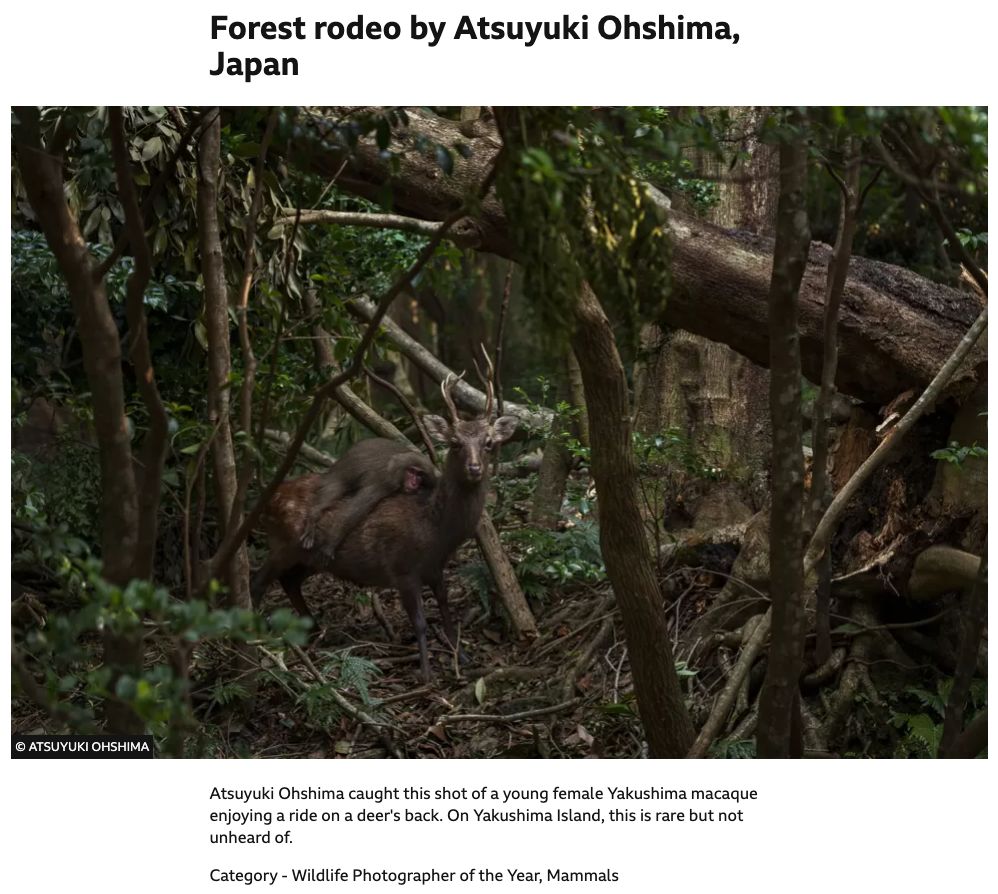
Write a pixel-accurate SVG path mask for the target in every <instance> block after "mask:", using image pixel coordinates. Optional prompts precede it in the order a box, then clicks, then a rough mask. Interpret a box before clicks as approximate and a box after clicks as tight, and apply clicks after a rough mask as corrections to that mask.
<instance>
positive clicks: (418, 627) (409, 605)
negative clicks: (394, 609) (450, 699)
mask: <svg viewBox="0 0 998 894" xmlns="http://www.w3.org/2000/svg"><path fill="white" fill-rule="evenodd" d="M420 589H421V588H420V585H419V582H418V581H408V582H407V583H405V584H403V585H402V586H400V587H399V596H400V597H401V598H402V607H403V608H404V609H405V613H406V614H407V615H408V616H409V623H410V624H412V629H413V630H415V631H416V644H417V645H418V646H419V669H420V671H421V673H422V675H423V681H424V682H426V683H429V682H430V656H429V653H428V651H427V648H426V615H425V613H424V612H423V594H422V593H421V592H420Z"/></svg>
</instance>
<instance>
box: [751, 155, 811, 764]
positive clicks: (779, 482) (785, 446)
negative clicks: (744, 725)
mask: <svg viewBox="0 0 998 894" xmlns="http://www.w3.org/2000/svg"><path fill="white" fill-rule="evenodd" d="M806 187H807V147H806V146H805V144H804V142H803V140H802V139H800V138H799V137H792V138H789V139H788V140H787V141H786V142H784V143H783V144H781V146H780V199H779V204H778V205H777V211H776V214H777V222H776V247H775V249H774V255H773V280H772V285H771V287H770V290H769V339H770V354H769V371H770V387H769V403H770V416H771V418H772V428H773V461H772V508H771V511H770V546H769V568H770V597H771V599H772V605H773V608H772V612H773V621H772V644H771V646H770V649H769V663H768V665H767V669H766V679H765V682H764V683H763V687H762V692H761V694H760V696H759V722H758V726H757V729H756V742H757V752H758V754H759V756H760V757H789V755H790V749H791V729H792V726H793V722H794V715H795V714H796V713H797V712H798V710H799V704H798V701H797V699H798V698H799V694H800V686H799V680H800V674H801V669H802V667H803V662H804V604H803V599H804V556H803V546H804V543H803V538H804V532H803V528H802V511H803V508H804V454H803V449H802V443H801V368H800V336H799V333H798V329H797V301H798V292H799V289H800V282H801V277H802V276H803V274H804V267H805V265H806V264H807V254H808V247H809V245H810V241H811V234H810V230H809V228H808V221H807V210H806V206H805V190H806Z"/></svg>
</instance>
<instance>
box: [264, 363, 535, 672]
mask: <svg viewBox="0 0 998 894" xmlns="http://www.w3.org/2000/svg"><path fill="white" fill-rule="evenodd" d="M486 362H487V365H488V372H489V375H488V377H487V378H486V377H484V376H483V377H482V382H483V384H484V385H485V390H486V405H485V412H484V413H483V414H482V415H481V416H476V417H475V418H472V419H462V418H461V417H460V416H459V414H458V411H457V407H456V406H455V404H454V396H453V390H454V387H455V386H456V384H457V382H458V380H459V379H460V378H462V377H463V373H462V374H461V376H455V375H454V374H453V373H449V374H448V375H447V377H446V378H445V379H444V381H443V382H442V383H441V386H440V390H441V394H442V396H443V400H444V404H445V406H446V408H447V411H448V415H449V418H448V419H445V418H443V417H442V416H435V415H426V416H423V419H422V421H423V424H424V426H425V428H426V430H427V432H428V433H429V434H430V436H431V437H432V438H433V439H434V440H435V441H436V442H437V443H438V444H440V445H443V446H445V447H446V448H447V456H446V459H445V461H444V465H443V471H442V473H441V474H440V476H439V478H438V479H436V480H435V481H433V482H430V481H428V480H424V481H422V484H421V486H420V487H419V489H418V490H417V491H416V492H414V493H405V492H402V493H399V492H396V493H392V494H390V495H389V496H386V497H384V498H383V499H382V500H381V501H380V502H378V503H377V505H375V506H374V508H373V509H372V510H371V512H370V513H369V514H368V515H367V516H366V517H365V518H363V519H362V520H360V521H359V522H358V523H357V524H356V526H355V527H353V529H352V530H350V531H349V532H346V534H345V536H344V537H343V539H342V542H340V543H339V544H338V547H337V548H336V550H335V551H334V553H333V555H329V553H328V552H327V551H326V550H324V549H323V548H322V546H321V543H322V541H323V539H324V538H326V537H327V536H329V535H328V534H327V532H329V531H337V530H341V520H342V515H343V514H349V512H350V506H349V500H350V497H344V498H341V499H340V500H338V501H334V502H333V503H332V505H330V506H329V507H328V508H327V509H326V510H325V512H324V514H323V517H322V518H320V519H319V520H318V523H317V524H316V525H315V527H314V532H313V536H314V537H315V541H316V546H314V547H313V548H311V549H308V548H306V547H305V546H303V544H302V538H303V537H304V536H305V527H306V525H307V523H308V519H309V518H310V511H311V507H312V506H313V504H314V501H315V498H316V497H315V495H316V493H317V490H318V489H319V486H320V480H319V479H321V477H322V476H319V475H305V476H302V477H300V478H296V479H294V480H292V481H287V482H285V483H283V484H282V485H281V486H280V487H279V488H278V489H277V491H276V492H275V494H274V496H273V497H272V499H271V500H270V502H269V504H268V506H267V509H266V511H265V513H264V519H263V524H264V528H265V530H266V532H267V538H268V544H269V550H270V552H269V556H268V559H267V562H266V563H265V564H264V566H263V568H261V570H260V571H259V572H258V573H257V575H256V576H255V578H254V586H253V592H254V602H255V604H256V605H257V606H259V602H260V600H261V598H262V596H263V593H264V592H265V591H266V589H267V587H268V586H269V584H270V583H271V582H272V581H273V580H275V579H276V580H278V581H279V582H280V584H281V587H282V588H283V590H284V592H285V593H286V594H287V597H288V599H289V600H290V601H291V604H292V606H294V608H295V610H296V611H297V612H298V613H299V614H301V615H305V616H310V614H311V613H310V612H309V609H308V606H307V604H306V603H305V600H304V597H303V596H302V592H301V585H302V583H303V582H304V581H305V580H306V579H308V578H309V577H311V576H312V575H313V574H317V573H320V572H328V573H330V574H332V575H333V576H334V577H337V578H340V579H342V580H345V581H348V582H350V583H353V584H357V585H359V586H362V587H381V588H385V589H392V590H396V591H397V592H398V594H399V597H400V598H401V600H402V606H403V608H404V609H405V612H406V614H407V616H408V618H409V622H410V624H411V625H412V628H413V631H414V632H415V634H416V643H417V645H418V648H419V666H420V672H421V675H422V678H423V680H424V681H426V682H429V681H430V679H431V675H430V662H429V654H428V650H427V645H426V629H427V625H426V615H425V613H424V610H423V589H424V587H428V588H429V589H430V591H431V592H432V593H433V595H434V597H435V598H436V601H437V605H438V606H439V610H440V619H441V621H442V622H443V632H444V635H445V636H446V638H447V640H448V642H449V643H450V646H451V648H453V649H454V650H455V654H456V655H457V657H458V659H459V660H464V654H463V650H462V649H461V646H460V643H459V642H458V637H457V630H456V629H455V626H454V619H453V617H452V616H451V612H450V606H449V605H448V602H447V586H446V584H445V582H444V567H445V566H446V565H447V562H448V561H449V559H450V558H451V556H452V555H453V554H454V553H455V552H456V551H457V548H458V547H459V546H460V545H461V544H462V543H464V541H466V540H467V539H468V538H469V537H471V536H472V535H473V534H474V533H475V530H476V529H477V527H478V524H479V521H480V519H481V516H482V511H483V509H484V507H485V497H486V494H487V492H488V484H489V465H490V463H489V454H491V453H492V452H493V451H494V450H496V449H497V448H498V447H499V445H501V444H503V443H505V442H506V441H508V440H509V439H510V438H511V437H512V436H513V434H514V432H515V431H516V427H517V424H518V420H517V418H516V417H515V416H499V417H498V418H494V407H495V395H494V390H493V386H492V379H493V376H494V370H493V367H492V362H491V360H489V358H488V355H486ZM364 443H365V442H364V441H361V442H360V443H359V444H358V445H356V447H355V448H354V449H357V448H358V447H362V445H363V444H364ZM399 449H400V450H407V449H408V448H407V447H405V446H404V445H399Z"/></svg>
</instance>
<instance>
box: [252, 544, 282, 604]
mask: <svg viewBox="0 0 998 894" xmlns="http://www.w3.org/2000/svg"><path fill="white" fill-rule="evenodd" d="M278 573H279V567H278V563H277V562H276V561H275V560H274V557H273V556H272V555H271V556H268V557H267V561H266V562H264V563H263V565H261V566H260V569H259V570H258V571H257V572H256V574H254V575H253V579H252V580H251V581H250V600H251V601H252V603H253V608H254V610H256V611H259V610H260V604H261V603H262V602H263V597H264V596H266V595H267V588H268V587H270V585H271V584H272V583H273V582H274V581H275V580H276V579H277V575H278Z"/></svg>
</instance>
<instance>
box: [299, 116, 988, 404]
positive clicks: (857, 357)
mask: <svg viewBox="0 0 998 894" xmlns="http://www.w3.org/2000/svg"><path fill="white" fill-rule="evenodd" d="M346 111H347V110H346V109H331V110H327V111H321V110H320V111H318V112H316V115H317V116H318V117H316V118H314V119H313V121H314V122H316V126H317V128H319V129H320V130H321V126H322V123H323V121H322V118H323V116H326V117H327V118H328V119H329V121H330V123H333V122H334V120H336V119H339V118H340V117H342V115H343V114H345V113H346ZM409 122H410V125H409V127H408V129H406V130H404V131H401V132H400V133H399V134H398V135H397V138H396V140H395V142H394V143H393V147H394V148H396V149H402V148H404V149H405V150H406V153H405V155H404V156H401V157H399V158H398V163H399V170H398V173H397V174H392V171H391V167H390V160H389V159H387V158H385V157H383V154H382V153H381V152H380V151H379V150H378V147H377V145H376V143H375V141H374V140H373V139H370V140H361V141H360V143H359V145H358V147H357V150H356V152H355V153H353V154H352V155H351V156H350V158H349V160H348V164H347V167H346V169H345V170H344V171H343V174H342V175H341V177H340V179H339V180H338V181H337V182H338V185H339V186H341V187H343V188H346V189H349V190H352V191H354V192H356V193H358V194H361V195H366V196H369V197H374V198H376V197H377V196H378V195H379V194H380V192H381V190H382V188H383V187H384V186H385V184H387V183H388V182H389V181H390V182H391V186H392V196H393V201H394V205H395V207H396V209H398V210H399V211H401V212H403V213H405V214H408V215H411V216H412V217H416V218H422V219H425V220H441V219H443V218H444V217H446V215H447V214H448V213H450V212H452V211H453V210H454V209H455V208H457V207H459V205H460V203H461V201H462V197H463V196H464V195H466V194H467V192H468V190H469V189H470V188H472V185H473V184H475V183H479V182H481V178H482V176H483V172H484V171H486V170H487V169H488V167H489V165H490V164H491V161H492V158H493V157H494V155H495V153H496V151H498V148H499V138H498V135H497V133H496V131H495V128H494V126H492V124H491V123H489V122H487V121H486V120H484V119H479V120H478V121H475V122H472V124H473V127H467V126H466V127H465V128H464V130H463V131H462V130H461V129H460V125H459V123H458V122H455V121H449V120H446V119H444V118H440V117H438V116H435V115H433V114H432V113H429V112H425V111H422V110H416V109H410V110H409ZM421 140H426V141H427V142H426V143H425V144H422V145H420V141H421ZM459 142H460V143H462V144H464V145H465V146H467V147H468V149H469V150H470V154H469V157H468V158H467V159H465V158H463V157H461V156H460V155H457V154H456V157H455V164H454V171H453V175H452V176H447V177H444V176H442V175H441V173H440V170H439V166H438V164H437V162H436V160H435V157H434V154H433V152H432V148H429V149H428V148H425V147H432V146H433V145H434V144H436V143H441V144H443V145H445V146H453V145H455V144H457V143H459ZM307 151H308V152H309V153H310V155H309V157H308V158H307V159H305V161H304V163H305V164H306V165H311V166H312V167H313V168H314V169H316V170H319V171H321V172H324V173H328V174H329V175H330V176H332V175H333V174H335V173H337V171H339V169H340V166H341V165H342V164H343V161H344V160H345V159H344V156H343V155H342V154H341V151H340V150H338V149H336V148H335V146H334V144H333V143H332V142H331V141H328V142H325V143H321V144H320V143H319V142H318V141H317V142H315V143H313V144H311V145H309V147H308V150H307ZM668 219H669V225H670V229H671V232H672V236H673V246H674V247H673V252H674V253H673V261H674V265H673V272H674V286H675V288H674V291H673V294H672V295H671V297H670V300H669V303H668V306H667V308H666V311H665V315H664V318H663V320H662V323H663V324H664V325H666V326H671V327H674V328H677V329H685V330H687V331H688V332H693V333H695V334H698V335H703V336H706V337H707V338H710V339H712V340H714V341H720V342H724V343H725V344H728V345H730V346H731V347H733V348H734V349H735V350H737V351H739V352H740V353H742V354H744V355H745V356H746V357H748V358H749V359H751V360H752V361H754V362H755V363H758V364H760V365H766V364H768V362H769V338H768V312H767V303H766V302H767V295H768V292H769V281H770V274H771V272H772V254H773V246H772V242H771V241H770V240H767V239H762V238H758V237H754V236H751V235H749V234H746V233H740V232H737V233H736V232H731V231H726V230H722V229H721V228H719V227H715V226H711V225H710V224H708V223H705V222H703V221H698V220H693V219H692V218H690V217H688V216H687V215H683V214H681V213H679V212H676V211H673V212H670V213H669V215H668ZM509 227H510V222H509V221H508V219H507V218H506V215H505V212H504V210H503V207H502V204H501V203H500V202H499V201H498V200H497V199H496V198H495V197H494V195H490V196H489V197H487V198H486V199H485V200H484V201H483V202H482V203H481V207H480V210H479V213H478V214H477V215H476V216H475V217H474V218H473V219H471V218H468V219H465V220H464V221H461V222H459V224H458V225H457V226H455V227H454V229H453V231H452V232H453V236H454V239H455V241H457V242H459V243H460V244H462V245H468V246H471V247H475V248H479V249H482V250H486V251H492V252H495V253H496V254H500V255H502V256H504V257H511V256H512V255H513V249H512V243H511V240H510V238H509ZM830 251H831V249H830V248H829V247H828V246H825V245H822V244H819V243H814V244H812V245H811V251H810V256H809V258H808V264H807V267H806V269H805V271H804V278H803V281H802V284H801V291H800V309H799V314H800V335H801V361H802V365H803V372H804V374H805V375H806V376H807V377H808V378H810V379H812V380H813V381H818V380H819V379H820V376H821V363H822V328H823V312H824V294H825V277H826V274H827V261H828V255H829V253H830ZM981 306H982V302H981V300H980V299H978V298H976V297H973V296H971V295H968V294H966V293H964V292H960V291H958V290H956V289H951V288H948V287H946V286H942V285H939V284H937V283H933V282H931V281H930V280H927V279H925V278H924V277H921V276H918V275H917V274H915V273H912V272H910V271H908V270H904V269H902V268H900V267H895V266H893V265H890V264H883V263H880V262H876V261H869V260H864V259H862V258H853V261H852V264H851V265H850V277H849V280H848V282H847V283H846V288H845V294H844V295H843V300H842V314H841V319H840V324H839V339H840V352H841V356H840V362H839V367H838V372H837V376H836V384H837V386H838V389H839V390H840V391H841V392H843V393H845V394H850V395H853V396H856V397H859V398H861V399H863V400H866V401H869V402H873V403H878V404H883V403H887V402H888V401H890V400H892V399H893V398H894V397H896V396H897V395H898V394H900V393H901V392H903V391H905V390H907V389H909V388H916V389H918V390H921V389H922V388H924V387H925V385H926V384H928V382H929V381H930V380H931V379H932V377H933V375H934V374H935V371H936V370H937V369H938V368H939V367H940V366H941V365H942V364H943V362H945V360H946V358H947V357H948V356H949V355H950V353H951V352H952V351H953V349H954V348H955V347H956V345H957V344H958V343H959V341H960V339H961V338H962V337H963V333H964V332H965V331H966V330H967V328H968V327H969V326H970V324H971V323H972V322H973V321H974V319H975V318H976V316H977V314H978V313H979V312H980V309H981ZM985 355H986V348H985V346H979V347H978V348H977V349H976V352H975V354H974V355H973V359H972V361H971V362H970V363H969V364H968V365H967V368H966V371H965V372H963V373H962V378H963V379H964V380H966V379H967V378H973V377H974V375H975V372H974V367H975V365H976V364H977V363H979V362H980V361H981V360H982V359H983V358H984V356H985Z"/></svg>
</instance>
